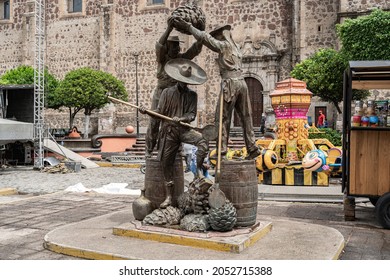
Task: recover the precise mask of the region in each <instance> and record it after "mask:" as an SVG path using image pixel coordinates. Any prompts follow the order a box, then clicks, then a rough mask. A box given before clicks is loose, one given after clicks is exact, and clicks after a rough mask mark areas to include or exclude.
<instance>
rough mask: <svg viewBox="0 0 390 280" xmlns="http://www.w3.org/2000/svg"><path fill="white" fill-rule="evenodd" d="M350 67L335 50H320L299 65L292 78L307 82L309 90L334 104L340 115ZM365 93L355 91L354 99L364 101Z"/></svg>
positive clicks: (292, 73) (343, 57)
mask: <svg viewBox="0 0 390 280" xmlns="http://www.w3.org/2000/svg"><path fill="white" fill-rule="evenodd" d="M347 66H348V61H347V60H346V58H345V56H344V55H343V54H342V53H340V52H338V51H336V50H334V49H320V50H319V51H318V52H316V53H315V54H314V55H313V56H311V57H309V58H308V59H306V60H304V61H302V62H301V63H299V64H297V65H296V66H295V67H294V69H293V70H292V71H291V76H292V77H294V78H296V79H299V80H302V81H305V82H306V84H307V88H308V89H309V90H310V91H311V92H312V93H313V95H314V96H318V97H320V98H321V100H323V101H326V102H329V103H332V104H333V105H334V106H335V107H336V108H337V111H338V112H339V113H341V109H340V106H339V103H340V102H341V101H342V100H343V73H344V70H345V69H346V68H347ZM366 95H367V92H365V91H354V96H353V98H354V99H362V98H364V97H365V96H366Z"/></svg>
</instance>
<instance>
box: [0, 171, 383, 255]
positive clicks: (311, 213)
mask: <svg viewBox="0 0 390 280" xmlns="http://www.w3.org/2000/svg"><path fill="white" fill-rule="evenodd" d="M140 174H141V173H140V172H139V170H137V169H128V168H97V169H90V170H82V171H81V172H79V173H71V174H40V172H38V171H32V170H25V171H22V170H16V171H15V170H9V171H7V170H6V171H3V170H2V171H0V188H4V187H8V188H9V187H14V188H17V189H18V191H19V192H22V193H27V194H25V195H19V196H18V198H17V199H15V200H7V201H1V200H0V259H2V260H7V259H8V260H21V259H23V260H32V259H33V260H35V259H41V260H42V259H54V260H68V259H76V258H74V257H70V256H65V255H61V254H57V253H53V252H51V251H48V250H46V249H44V248H43V246H42V244H43V238H44V236H45V234H46V233H48V232H49V231H51V230H53V229H55V228H57V227H59V226H62V225H65V224H69V223H73V222H78V221H82V220H85V219H89V218H93V217H96V216H100V215H104V214H108V213H111V212H114V211H119V210H126V209H129V211H130V209H131V208H130V207H131V203H132V201H133V200H134V199H135V198H136V197H135V196H130V195H114V194H98V193H94V192H90V193H70V192H61V190H63V189H65V188H66V187H68V186H69V185H73V184H76V183H78V182H82V183H83V184H84V185H85V187H88V188H93V187H100V186H101V185H102V184H108V183H110V182H111V183H112V182H117V183H123V182H125V183H129V182H131V183H130V184H129V187H130V188H139V187H140V186H142V184H143V179H144V178H143V175H140ZM12 178H13V179H12ZM113 178H114V179H113ZM45 193H46V195H42V194H45ZM38 194H39V195H38ZM258 217H259V219H260V220H276V219H286V218H288V219H291V220H295V221H300V222H306V223H316V224H321V225H325V226H329V227H333V228H335V229H337V230H338V231H340V232H341V234H342V235H343V236H344V238H345V241H346V247H345V250H344V252H343V254H342V255H341V259H342V260H389V259H390V230H384V229H382V228H381V227H380V226H379V224H378V223H377V222H376V219H375V213H374V207H373V206H372V205H371V204H370V203H358V204H357V207H356V221H344V216H343V205H342V204H341V203H315V202H312V203H301V202H275V201H259V205H258ZM131 218H132V217H130V216H129V219H131Z"/></svg>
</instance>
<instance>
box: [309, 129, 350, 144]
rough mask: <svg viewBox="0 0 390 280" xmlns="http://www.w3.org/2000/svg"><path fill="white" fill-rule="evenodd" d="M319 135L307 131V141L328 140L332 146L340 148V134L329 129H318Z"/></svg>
mask: <svg viewBox="0 0 390 280" xmlns="http://www.w3.org/2000/svg"><path fill="white" fill-rule="evenodd" d="M318 130H319V131H320V133H316V132H315V130H313V129H310V130H309V132H310V133H309V139H328V140H329V141H330V142H331V143H332V144H333V145H335V146H341V142H342V141H341V133H340V132H338V131H337V130H334V129H331V128H319V129H318Z"/></svg>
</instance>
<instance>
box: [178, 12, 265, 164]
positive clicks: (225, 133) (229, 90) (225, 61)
mask: <svg viewBox="0 0 390 280" xmlns="http://www.w3.org/2000/svg"><path fill="white" fill-rule="evenodd" d="M174 25H175V26H177V27H179V28H180V29H181V30H184V31H185V32H186V33H190V34H192V35H193V36H194V37H195V38H196V39H197V41H198V42H202V44H204V45H205V46H206V47H208V48H209V49H211V50H212V51H214V52H217V53H218V66H219V71H220V75H221V78H222V82H221V94H223V106H222V107H223V109H222V116H223V117H222V123H223V127H222V148H221V154H222V155H225V154H226V153H227V144H228V141H229V133H230V124H231V118H232V113H233V110H235V111H236V112H237V114H238V116H239V118H240V122H241V126H242V128H243V135H244V140H245V144H246V149H247V153H248V156H247V157H246V159H254V158H256V157H257V156H258V155H259V154H260V150H259V148H258V147H257V146H256V144H255V134H254V131H253V123H252V109H251V105H250V99H249V93H248V87H247V84H246V82H245V80H244V78H243V76H242V69H241V59H242V53H241V51H240V48H239V47H238V45H237V44H236V43H235V42H234V40H233V38H232V36H231V32H230V30H231V26H230V25H223V26H221V27H218V28H216V29H214V30H213V31H211V32H210V33H207V32H205V31H201V30H199V29H197V28H196V27H194V26H193V25H192V24H191V23H190V22H187V21H185V20H183V19H181V18H175V22H174ZM220 107H221V106H219V105H218V106H217V111H216V115H215V116H216V117H215V122H216V124H218V123H219V115H220V114H219V110H220Z"/></svg>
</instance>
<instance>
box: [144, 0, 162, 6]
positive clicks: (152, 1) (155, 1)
mask: <svg viewBox="0 0 390 280" xmlns="http://www.w3.org/2000/svg"><path fill="white" fill-rule="evenodd" d="M164 2H165V1H164V0H148V5H163V4H164Z"/></svg>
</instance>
